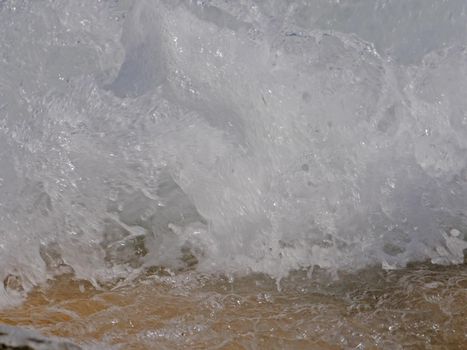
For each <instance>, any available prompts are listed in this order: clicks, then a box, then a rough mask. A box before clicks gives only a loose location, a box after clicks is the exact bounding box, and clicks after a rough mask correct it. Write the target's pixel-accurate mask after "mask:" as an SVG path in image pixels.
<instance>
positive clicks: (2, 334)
mask: <svg viewBox="0 0 467 350" xmlns="http://www.w3.org/2000/svg"><path fill="white" fill-rule="evenodd" d="M0 350H81V348H80V347H79V346H77V345H74V344H72V343H69V342H66V341H63V340H60V339H54V338H46V337H44V336H42V335H40V334H39V333H36V332H34V331H32V330H29V329H24V328H18V327H11V326H5V325H0Z"/></svg>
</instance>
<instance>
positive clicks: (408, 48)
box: [0, 0, 467, 302]
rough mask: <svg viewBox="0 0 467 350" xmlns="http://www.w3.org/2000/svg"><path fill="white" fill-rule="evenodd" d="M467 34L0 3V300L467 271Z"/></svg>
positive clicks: (420, 7) (239, 15) (259, 7)
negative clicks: (41, 293)
mask: <svg viewBox="0 0 467 350" xmlns="http://www.w3.org/2000/svg"><path fill="white" fill-rule="evenodd" d="M434 18H436V20H434ZM465 19H466V5H465V3H464V1H462V0H459V1H455V0H451V1H445V2H442V3H440V2H438V1H434V0H433V1H431V0H430V1H412V2H410V4H405V3H404V4H402V3H400V2H397V1H382V0H381V1H376V2H375V1H370V0H368V1H337V2H336V1H331V0H321V1H316V2H310V3H308V2H302V1H269V2H263V1H259V0H257V1H254V0H243V1H239V2H225V1H220V0H219V1H218V0H210V1H188V0H186V1H182V0H180V1H168V0H166V1H163V0H161V1H157V0H144V1H138V2H136V3H134V2H131V1H112V2H111V1H100V2H95V1H91V0H86V1H80V2H76V1H71V0H69V1H61V2H59V3H57V2H53V1H50V2H47V1H42V2H35V1H14V0H7V1H3V2H0V23H1V24H0V26H1V31H2V33H3V34H2V36H1V37H0V47H1V48H2V50H1V58H0V165H1V166H0V235H1V238H2V240H1V243H0V266H2V268H1V270H0V279H1V280H3V281H4V283H3V286H0V300H2V301H3V302H11V298H14V297H15V296H16V295H21V294H22V293H23V292H24V291H27V290H29V289H30V288H31V287H32V286H33V285H35V284H37V283H39V282H40V281H43V280H45V279H46V278H48V277H50V276H52V275H54V274H57V273H61V272H64V271H73V272H74V273H75V274H76V275H77V276H78V277H80V278H86V279H88V280H90V281H92V282H94V283H97V282H98V281H106V280H109V279H115V278H128V277H129V276H132V275H134V274H137V273H138V271H140V270H141V269H147V268H151V267H153V266H165V267H169V268H171V269H183V268H187V267H195V268H197V269H199V270H200V271H207V272H224V273H231V272H236V273H245V272H250V271H255V272H265V273H269V274H271V275H273V276H275V277H281V276H284V275H286V274H287V273H288V272H289V271H290V270H294V269H302V268H305V269H306V268H309V267H312V266H313V265H319V266H321V267H327V268H333V269H356V268H360V267H363V266H367V265H369V264H382V265H383V266H384V267H386V268H397V267H400V266H404V265H405V264H406V263H407V262H409V261H415V260H424V259H431V261H432V262H435V263H443V264H444V263H461V262H462V261H463V259H464V253H463V251H464V249H465V248H467V243H466V242H465V240H466V239H467V216H466V214H467V213H466V208H467V158H466V157H465V154H466V151H467V102H466V99H465V98H464V95H463V91H465V90H466V89H467V80H466V77H467V74H466V73H467V72H466V70H467V51H466V49H465V42H466V41H465V40H466V38H467V28H466V26H465V23H467V21H466V20H465ZM433 23H437V25H436V26H433ZM428 29H429V30H428Z"/></svg>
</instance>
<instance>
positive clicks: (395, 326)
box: [0, 264, 467, 350]
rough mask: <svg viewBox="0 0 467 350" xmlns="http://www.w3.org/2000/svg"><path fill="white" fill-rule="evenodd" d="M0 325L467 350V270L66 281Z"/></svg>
mask: <svg viewBox="0 0 467 350" xmlns="http://www.w3.org/2000/svg"><path fill="white" fill-rule="evenodd" d="M0 323H6V324H9V325H16V326H27V327H33V328H35V329H37V330H39V331H41V332H43V333H44V334H47V335H55V336H60V337H66V338H69V339H71V340H73V341H75V342H76V343H78V344H81V345H83V346H84V348H86V347H87V346H89V344H91V347H92V346H95V345H96V344H102V346H103V348H109V347H110V345H114V346H116V347H117V348H120V349H135V350H136V349H348V348H354V349H465V344H467V265H466V264H464V265H460V266H450V267H441V266H433V265H429V264H418V265H414V266H411V267H408V268H406V269H402V270H397V271H384V270H381V269H379V268H371V269H366V270H364V271H360V272H358V273H354V274H343V273H341V274H340V276H339V278H338V279H337V280H336V279H335V276H334V277H331V276H329V274H327V273H326V272H324V271H322V270H319V269H317V270H315V271H314V272H313V274H312V275H311V276H307V274H306V273H304V272H296V273H293V274H292V275H291V276H290V277H289V278H287V279H285V280H282V281H281V283H280V290H278V288H277V284H276V281H274V280H272V279H270V278H268V277H266V276H262V275H252V276H248V277H243V278H236V279H234V280H233V281H232V280H228V279H226V278H224V277H212V276H203V275H199V274H196V273H194V272H186V273H183V274H179V275H176V276H170V275H161V274H158V275H149V274H148V275H147V276H144V277H142V278H141V279H139V280H138V281H133V282H132V283H131V284H128V285H120V286H108V287H103V288H102V289H100V290H98V289H96V288H94V287H92V285H91V284H89V283H88V282H85V281H77V280H74V279H73V277H72V276H70V275H68V276H62V277H60V278H58V279H57V280H54V281H50V282H49V283H48V284H47V285H45V286H42V287H40V288H36V289H35V290H34V291H33V292H32V293H30V294H29V296H28V298H27V300H26V302H25V303H24V304H23V305H21V306H20V307H16V308H13V309H9V310H2V311H0Z"/></svg>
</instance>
